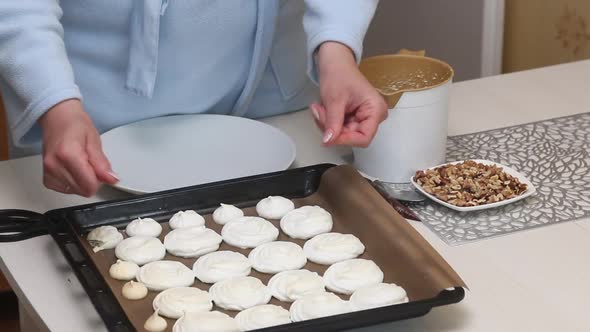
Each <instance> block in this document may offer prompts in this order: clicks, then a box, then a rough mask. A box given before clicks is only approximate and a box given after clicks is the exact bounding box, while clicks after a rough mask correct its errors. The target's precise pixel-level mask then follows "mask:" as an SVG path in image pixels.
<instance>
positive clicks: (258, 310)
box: [235, 304, 291, 331]
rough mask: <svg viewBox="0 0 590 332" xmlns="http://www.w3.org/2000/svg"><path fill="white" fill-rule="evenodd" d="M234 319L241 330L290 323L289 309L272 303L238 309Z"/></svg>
mask: <svg viewBox="0 0 590 332" xmlns="http://www.w3.org/2000/svg"><path fill="white" fill-rule="evenodd" d="M235 319H236V322H237V323H238V326H239V327H240V330H242V331H251V330H258V329H263V328H267V327H272V326H277V325H284V324H289V323H291V318H290V315H289V310H286V309H285V308H283V307H279V306H278V305H273V304H263V305H259V306H256V307H252V308H249V309H246V310H244V311H240V312H239V313H238V314H237V315H236V318H235Z"/></svg>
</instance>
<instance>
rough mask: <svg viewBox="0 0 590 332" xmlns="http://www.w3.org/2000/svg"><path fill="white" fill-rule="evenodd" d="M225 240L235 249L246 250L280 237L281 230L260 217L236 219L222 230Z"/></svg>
mask: <svg viewBox="0 0 590 332" xmlns="http://www.w3.org/2000/svg"><path fill="white" fill-rule="evenodd" d="M221 236H222V237H223V240H224V241H225V242H226V243H227V244H229V245H232V246H234V247H238V248H242V249H246V248H256V247H257V246H259V245H261V244H263V243H267V242H271V241H274V240H276V239H277V237H278V236H279V230H278V229H277V228H276V227H275V226H274V225H273V224H272V223H271V222H270V221H268V220H265V219H262V218H259V217H241V218H238V219H234V220H232V221H230V222H228V223H227V224H225V225H224V226H223V228H222V229H221Z"/></svg>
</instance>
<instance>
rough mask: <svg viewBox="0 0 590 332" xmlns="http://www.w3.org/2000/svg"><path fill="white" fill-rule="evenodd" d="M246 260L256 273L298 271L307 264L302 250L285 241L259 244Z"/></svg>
mask: <svg viewBox="0 0 590 332" xmlns="http://www.w3.org/2000/svg"><path fill="white" fill-rule="evenodd" d="M248 260H249V261H250V264H252V267H253V268H254V269H255V270H256V271H258V272H262V273H278V272H282V271H288V270H298V269H300V268H302V267H303V266H305V263H307V258H306V257H305V254H304V253H303V249H302V248H301V247H300V246H299V245H297V244H295V243H293V242H287V241H274V242H269V243H265V244H261V245H259V246H258V247H256V248H254V250H252V251H251V252H250V254H249V255H248Z"/></svg>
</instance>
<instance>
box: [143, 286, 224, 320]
mask: <svg viewBox="0 0 590 332" xmlns="http://www.w3.org/2000/svg"><path fill="white" fill-rule="evenodd" d="M152 306H153V308H154V310H156V311H158V312H159V313H160V315H162V316H164V317H168V318H172V319H178V318H180V317H182V315H183V314H184V313H185V312H186V313H191V312H207V311H211V309H212V308H213V300H212V299H211V296H210V295H209V293H208V292H206V291H202V290H200V289H198V288H195V287H175V288H169V289H167V290H165V291H163V292H161V293H160V294H158V295H156V298H154V302H153V303H152Z"/></svg>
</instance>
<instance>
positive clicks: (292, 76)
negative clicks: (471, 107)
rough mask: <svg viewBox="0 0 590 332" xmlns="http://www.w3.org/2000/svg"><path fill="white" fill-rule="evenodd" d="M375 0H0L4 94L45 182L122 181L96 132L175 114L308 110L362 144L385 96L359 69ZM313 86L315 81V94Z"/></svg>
mask: <svg viewBox="0 0 590 332" xmlns="http://www.w3.org/2000/svg"><path fill="white" fill-rule="evenodd" d="M377 2H378V0H307V1H304V2H303V1H286V0H282V1H274V0H231V1H225V0H224V1H215V0H101V1H95V0H61V1H58V0H27V1H1V2H0V78H1V79H0V92H1V94H2V95H3V97H4V101H5V106H6V110H7V115H8V121H9V124H10V128H11V140H12V142H13V144H14V146H15V147H16V148H17V149H23V148H27V147H29V148H30V147H32V148H33V149H37V150H39V149H40V146H42V149H43V170H44V176H43V179H44V184H45V186H46V187H48V188H50V189H53V190H56V191H59V192H62V193H74V194H79V195H83V196H90V195H93V194H94V193H95V192H96V191H97V189H98V187H99V186H100V184H101V183H109V184H113V183H116V182H117V181H118V179H117V176H116V175H115V173H114V172H113V171H112V170H111V167H110V164H109V161H108V159H107V158H106V156H105V155H104V153H103V151H102V148H101V144H100V137H99V133H101V132H104V131H106V130H109V129H111V128H114V127H117V126H120V125H123V124H127V123H130V122H134V121H139V120H142V119H146V118H152V117H157V116H164V115H169V114H185V113H205V112H207V113H218V114H231V115H236V116H246V117H250V118H259V117H264V116H269V115H273V114H278V113H283V112H288V111H292V110H297V109H302V108H304V107H306V106H307V105H309V104H310V103H311V102H313V101H314V100H318V97H319V100H318V101H319V103H312V104H311V105H310V108H311V110H312V113H313V115H314V117H315V119H316V124H317V125H318V127H319V128H320V129H321V130H322V131H323V132H324V137H323V143H324V144H326V145H333V144H346V145H355V146H366V145H368V144H369V143H370V141H371V139H372V138H373V136H374V135H375V132H376V130H377V127H378V124H379V123H380V122H381V121H383V119H384V118H385V117H386V105H385V103H384V101H383V99H382V98H381V97H380V96H379V95H378V93H377V92H376V91H375V89H373V88H372V87H371V86H370V84H369V83H368V82H367V80H366V79H365V78H364V77H363V76H362V75H361V73H360V72H359V70H358V68H357V62H358V61H359V59H360V58H361V51H362V40H363V38H364V35H365V33H366V30H367V27H368V25H369V22H370V20H371V18H372V16H373V14H374V11H375V8H376V6H377ZM314 83H319V96H318V91H317V88H316V86H315V85H314Z"/></svg>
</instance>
